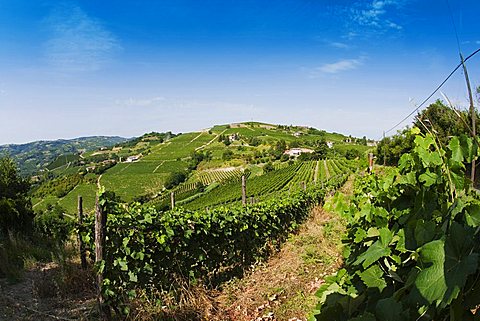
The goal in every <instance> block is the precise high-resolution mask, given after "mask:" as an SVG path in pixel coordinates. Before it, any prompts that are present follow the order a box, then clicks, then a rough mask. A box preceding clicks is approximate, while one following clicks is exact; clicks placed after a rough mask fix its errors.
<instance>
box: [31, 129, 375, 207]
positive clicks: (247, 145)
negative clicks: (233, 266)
mask: <svg viewBox="0 0 480 321" xmlns="http://www.w3.org/2000/svg"><path fill="white" fill-rule="evenodd" d="M347 141H348V142H349V143H347ZM319 142H320V143H319ZM355 142H362V144H357V143H355ZM364 143H365V142H364V141H362V140H361V139H355V138H353V139H352V138H351V137H347V136H345V135H342V134H337V133H327V132H325V131H321V130H317V129H314V128H308V127H301V126H283V125H271V124H265V123H258V122H246V123H235V124H228V125H217V126H214V127H212V128H210V129H205V130H202V131H199V132H191V133H184V134H179V135H174V134H172V133H149V134H145V135H144V136H142V137H139V138H136V139H135V140H132V141H128V142H123V143H120V144H117V145H115V146H113V147H111V148H102V150H96V151H91V152H86V153H84V154H83V155H82V157H83V159H81V160H77V161H75V162H72V163H68V165H66V164H64V163H63V164H62V162H59V160H56V161H54V163H55V162H57V164H56V165H58V166H56V165H55V166H53V165H52V164H53V163H51V164H50V166H49V167H50V168H51V173H54V174H55V178H54V182H53V183H50V185H49V186H50V187H48V188H43V189H42V186H46V185H45V184H46V182H42V183H41V184H39V186H38V187H37V188H36V191H35V190H34V192H33V195H34V197H33V202H34V208H35V210H37V211H39V210H42V209H45V208H47V207H48V206H49V205H52V204H59V205H60V206H62V207H63V208H65V209H66V211H67V212H69V213H74V212H75V210H76V202H77V197H78V195H82V196H83V197H84V200H85V201H84V202H85V208H86V209H87V210H91V209H92V208H93V205H94V196H95V191H96V189H97V186H98V184H101V185H103V186H105V188H106V189H107V190H109V191H112V192H114V193H115V194H116V195H117V196H118V197H120V198H121V199H122V200H123V201H125V202H131V201H134V200H139V201H142V202H152V203H154V204H157V205H158V206H160V207H162V206H163V207H165V206H168V204H169V203H168V201H166V200H167V199H169V195H170V192H171V191H174V192H175V194H176V199H177V200H178V201H179V202H180V204H182V205H184V206H186V207H191V208H198V207H202V206H215V205H217V204H220V203H228V202H235V201H238V197H239V193H240V191H239V188H238V182H239V180H240V177H241V176H242V175H243V174H245V175H246V176H248V184H249V186H251V187H252V188H251V189H250V194H249V197H254V196H255V197H257V198H262V197H266V196H265V195H268V194H269V193H279V192H282V191H283V190H284V189H285V188H287V187H288V188H289V189H292V187H295V188H298V187H299V186H300V185H299V184H300V183H301V182H304V183H314V182H317V181H318V182H320V181H321V180H322V179H328V177H330V176H333V174H334V173H335V172H337V171H338V172H340V171H342V170H350V169H351V168H352V166H354V165H352V164H351V163H350V162H349V161H347V159H346V158H345V156H346V151H354V155H357V156H361V155H362V153H364V152H365V151H367V150H368V149H369V147H367V146H365V145H364ZM319 144H320V145H322V144H323V145H322V146H324V151H323V152H324V153H325V155H323V156H322V158H329V159H332V161H325V162H320V161H318V160H317V159H311V156H309V155H308V154H309V153H306V155H302V156H301V157H298V158H297V157H293V156H288V155H285V154H284V152H285V150H286V149H294V148H299V149H301V148H303V149H304V150H307V151H308V150H310V151H312V152H313V151H314V150H318V149H319V146H320V145H319ZM327 144H328V145H329V147H330V148H328V147H327ZM312 155H313V154H312ZM350 158H352V157H350ZM333 159H336V160H335V161H333ZM54 167H55V168H54ZM329 168H330V171H331V173H328V169H329ZM325 170H326V171H327V173H325ZM267 172H271V173H267ZM283 172H285V174H280V173H283ZM172 173H181V174H182V175H184V176H185V177H183V179H182V180H181V181H183V180H185V182H183V183H181V181H180V184H179V185H178V183H179V182H177V183H175V184H174V185H175V186H174V187H173V188H170V189H168V190H167V189H166V188H165V186H166V185H167V181H169V180H170V179H171V176H172ZM322 173H323V174H322ZM267 174H268V175H267ZM76 175H79V176H80V177H81V179H80V180H79V183H78V184H70V183H68V182H72V181H74V182H77V179H76V177H77V176H76ZM269 175H270V176H271V179H269V178H268V177H269ZM282 175H283V176H282ZM302 175H303V176H302ZM322 175H323V176H322ZM276 180H278V182H277V184H276V185H275V186H270V187H268V186H269V185H268V183H272V182H275V181H276ZM47 181H51V180H47ZM176 185H178V186H176ZM51 186H57V189H56V191H57V192H56V193H49V192H48V190H49V189H51V188H52V187H51ZM58 186H60V188H58ZM254 186H258V187H254ZM261 186H267V187H265V188H261ZM40 190H41V191H43V192H42V193H39V192H38V191H40ZM229 191H231V192H229ZM218 193H222V196H223V198H221V199H222V201H220V198H218V197H215V196H214V195H216V194H218ZM52 194H53V195H52ZM212 195H213V196H212ZM262 195H263V196H262ZM190 202H191V204H189V203H190Z"/></svg>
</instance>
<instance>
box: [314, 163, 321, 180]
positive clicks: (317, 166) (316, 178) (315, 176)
mask: <svg viewBox="0 0 480 321" xmlns="http://www.w3.org/2000/svg"><path fill="white" fill-rule="evenodd" d="M319 167H320V160H318V161H317V165H316V166H315V173H314V174H313V182H314V183H317V180H318V170H319Z"/></svg>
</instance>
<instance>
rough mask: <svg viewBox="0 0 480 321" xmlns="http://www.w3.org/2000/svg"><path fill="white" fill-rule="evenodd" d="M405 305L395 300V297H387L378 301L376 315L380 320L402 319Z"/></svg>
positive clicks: (394, 320)
mask: <svg viewBox="0 0 480 321" xmlns="http://www.w3.org/2000/svg"><path fill="white" fill-rule="evenodd" d="M402 312H403V306H402V303H401V302H397V301H395V299H394V298H386V299H383V300H380V301H378V303H377V306H376V308H375V315H376V317H377V320H380V321H402V320H404V317H403V316H402Z"/></svg>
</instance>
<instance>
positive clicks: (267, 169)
mask: <svg viewBox="0 0 480 321" xmlns="http://www.w3.org/2000/svg"><path fill="white" fill-rule="evenodd" d="M274 170H275V167H273V164H272V162H268V163H266V164H265V166H263V172H264V173H269V172H273V171H274Z"/></svg>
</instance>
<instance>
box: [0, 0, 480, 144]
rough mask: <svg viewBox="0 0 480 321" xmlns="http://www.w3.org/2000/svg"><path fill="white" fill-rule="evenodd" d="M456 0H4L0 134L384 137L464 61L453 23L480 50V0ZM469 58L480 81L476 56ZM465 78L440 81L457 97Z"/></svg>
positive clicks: (0, 7)
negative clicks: (270, 130)
mask: <svg viewBox="0 0 480 321" xmlns="http://www.w3.org/2000/svg"><path fill="white" fill-rule="evenodd" d="M450 8H451V14H450V11H449V6H448V3H447V2H446V1H433V0H429V1H420V0H384V1H380V0H372V1H346V0H337V1H334V0H324V1H323V0H277V1H271V0H268V1H267V0H241V1H240V0H235V1H233V0H204V1H193V0H159V1H138V0H135V1H134V0H130V1H109V0H108V1H107V0H106V1H94V0H85V1H49V0H33V1H32V0H29V1H26V0H0V144H5V143H22V142H27V141H33V140H38V139H56V138H72V137H78V136H89V135H121V136H137V135H141V134H143V133H145V132H150V131H168V130H171V131H174V132H187V131H194V130H199V129H202V128H206V127H209V126H212V125H214V124H219V123H229V122H238V121H247V120H256V121H265V122H270V123H275V124H276V123H281V124H297V125H308V126H313V127H317V128H320V129H326V130H328V131H336V132H342V133H346V134H352V135H356V136H363V135H367V136H368V137H371V138H379V137H380V136H381V135H382V132H383V130H385V129H388V128H390V127H391V126H393V125H394V124H396V123H397V122H398V121H399V120H400V119H402V118H403V117H404V116H405V115H407V114H408V113H409V112H410V111H411V110H412V109H413V108H415V104H418V103H420V102H421V101H422V100H423V99H424V98H425V97H426V96H427V95H428V94H429V93H430V92H431V91H432V90H433V89H434V88H435V87H436V85H437V84H438V83H440V82H441V81H442V80H443V78H444V77H445V76H446V75H447V74H448V73H449V72H450V70H451V69H453V68H454V67H455V65H456V64H457V63H458V61H459V58H458V48H457V41H456V37H455V32H454V27H453V23H452V20H453V21H454V23H455V26H456V29H457V31H458V37H459V43H460V48H461V50H462V52H463V53H464V55H468V54H469V53H471V52H472V51H474V50H475V49H477V48H479V47H480V20H479V19H478V17H477V16H478V12H480V3H479V2H478V1H474V0H469V1H453V0H450ZM468 67H469V71H470V77H471V80H472V83H473V85H474V86H478V85H480V83H479V82H480V79H479V71H480V55H478V57H474V58H472V60H470V61H469V63H468ZM462 77H463V75H462V74H461V73H460V72H459V73H458V74H456V75H455V76H454V77H453V78H452V79H451V80H450V81H449V82H448V84H447V85H446V86H445V87H444V88H443V89H442V91H443V92H444V93H445V94H446V95H447V96H448V97H449V98H450V99H451V100H452V101H453V102H454V103H455V104H457V105H458V106H459V107H465V105H466V101H465V99H466V96H467V95H466V92H465V83H464V81H463V78H462ZM434 98H441V96H440V94H439V95H436V96H434ZM407 123H408V122H407ZM407 123H406V124H407Z"/></svg>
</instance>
